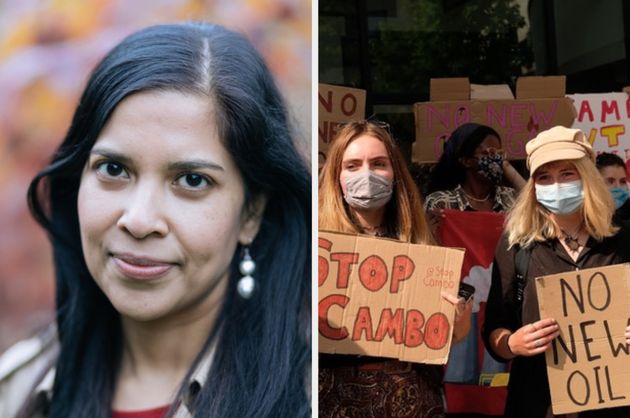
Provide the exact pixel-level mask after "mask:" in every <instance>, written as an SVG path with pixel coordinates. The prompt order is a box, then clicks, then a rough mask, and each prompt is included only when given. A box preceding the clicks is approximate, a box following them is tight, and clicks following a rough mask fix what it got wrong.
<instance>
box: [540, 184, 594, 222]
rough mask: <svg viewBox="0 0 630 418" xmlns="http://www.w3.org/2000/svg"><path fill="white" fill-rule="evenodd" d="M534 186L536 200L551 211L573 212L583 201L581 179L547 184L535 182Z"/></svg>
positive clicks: (559, 212)
mask: <svg viewBox="0 0 630 418" xmlns="http://www.w3.org/2000/svg"><path fill="white" fill-rule="evenodd" d="M535 187H536V200H538V202H540V204H541V205H543V206H544V207H546V208H547V209H548V210H549V211H551V212H553V213H557V214H560V215H567V214H569V213H573V212H575V211H576V210H578V208H579V207H580V206H582V203H583V202H584V191H583V190H582V181H581V180H575V181H569V182H566V183H554V184H549V185H542V184H536V185H535Z"/></svg>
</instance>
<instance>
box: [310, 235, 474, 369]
mask: <svg viewBox="0 0 630 418" xmlns="http://www.w3.org/2000/svg"><path fill="white" fill-rule="evenodd" d="M463 258H464V250H462V249H453V248H443V247H436V246H429V245H416V244H406V243H401V242H398V241H394V240H389V239H381V238H371V237H365V236H356V235H347V234H338V233H332V232H324V231H320V233H319V351H320V352H323V353H340V354H364V355H370V356H377V357H392V358H397V359H400V360H404V361H411V362H416V363H428V364H444V363H446V360H447V358H448V353H449V350H450V345H451V339H452V333H453V319H454V316H455V310H454V307H453V305H451V304H450V303H449V302H447V301H446V300H444V298H442V296H441V292H442V291H445V292H447V293H450V294H452V295H456V294H457V290H458V288H459V280H460V272H461V267H462V262H463Z"/></svg>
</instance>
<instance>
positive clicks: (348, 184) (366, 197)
mask: <svg viewBox="0 0 630 418" xmlns="http://www.w3.org/2000/svg"><path fill="white" fill-rule="evenodd" d="M384 128H385V126H384V125H381V124H380V123H378V122H373V121H362V122H352V123H349V124H347V125H346V126H344V127H343V128H342V129H341V130H340V131H339V133H338V135H337V137H336V139H335V140H334V142H333V145H332V147H331V149H330V152H329V154H328V159H327V161H326V165H325V166H324V167H323V170H322V175H321V178H320V187H319V228H320V229H325V230H329V231H337V232H346V233H352V234H367V235H373V236H379V237H387V238H393V239H398V240H400V241H404V242H411V243H417V244H432V243H433V239H432V237H431V233H430V232H429V228H428V225H427V223H426V220H425V218H424V214H423V211H422V204H421V201H420V196H419V194H418V192H417V190H416V186H415V184H414V183H413V180H412V178H411V175H410V174H409V172H408V170H407V167H406V166H405V163H404V160H403V158H402V156H401V155H400V153H399V151H398V150H397V148H396V146H395V144H394V142H393V140H392V138H391V136H390V134H389V133H388V131H387V130H386V129H384ZM444 297H445V299H447V300H448V301H449V302H451V303H453V304H454V305H455V306H456V317H455V324H454V332H453V341H458V340H460V339H461V338H462V337H463V336H464V335H465V334H466V333H467V332H468V330H469V328H470V314H471V309H472V303H464V301H463V299H459V300H458V299H456V298H454V297H451V296H450V295H445V296H444ZM400 414H403V415H404V416H407V417H418V418H424V417H427V418H428V417H431V418H437V417H443V416H444V408H443V401H442V394H441V367H440V366H430V365H420V364H411V363H406V362H401V361H398V360H392V359H385V358H374V357H367V356H348V355H326V354H322V355H320V368H319V416H320V417H338V416H339V417H340V416H375V417H376V416H379V417H380V416H382V417H385V416H400Z"/></svg>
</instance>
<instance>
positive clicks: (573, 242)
mask: <svg viewBox="0 0 630 418" xmlns="http://www.w3.org/2000/svg"><path fill="white" fill-rule="evenodd" d="M560 230H561V231H562V233H563V234H564V238H563V239H562V240H563V241H564V243H565V244H566V245H567V247H569V249H570V250H571V251H577V250H579V249H580V247H581V246H582V245H581V244H580V240H579V236H580V231H581V230H582V226H581V225H580V227H579V228H578V230H577V231H576V232H575V236H573V235H569V234H568V233H567V232H566V231H565V230H564V229H560Z"/></svg>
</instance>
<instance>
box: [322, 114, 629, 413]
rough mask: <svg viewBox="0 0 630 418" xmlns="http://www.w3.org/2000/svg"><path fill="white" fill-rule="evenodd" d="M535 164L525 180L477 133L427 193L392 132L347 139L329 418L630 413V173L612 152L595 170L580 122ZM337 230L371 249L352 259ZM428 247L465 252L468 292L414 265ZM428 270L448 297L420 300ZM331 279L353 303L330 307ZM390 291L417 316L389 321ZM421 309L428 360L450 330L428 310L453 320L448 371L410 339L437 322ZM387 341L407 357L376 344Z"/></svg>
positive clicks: (375, 129)
mask: <svg viewBox="0 0 630 418" xmlns="http://www.w3.org/2000/svg"><path fill="white" fill-rule="evenodd" d="M525 153H526V161H525V164H526V170H521V171H522V175H521V173H520V172H519V170H517V169H516V168H515V166H514V165H513V164H511V162H510V161H509V160H508V158H507V156H506V153H505V151H504V148H503V146H502V138H501V136H500V134H499V133H498V132H497V131H496V130H495V129H493V128H492V127H490V126H485V125H481V124H476V123H464V124H461V125H460V126H459V127H457V128H456V129H455V130H454V131H452V133H451V134H450V136H449V138H448V139H447V140H446V141H445V142H444V147H443V152H442V154H441V156H440V158H439V160H438V161H437V164H436V165H435V166H434V167H433V168H432V171H431V175H430V179H429V183H428V185H417V184H414V183H413V180H412V178H411V177H410V174H409V172H408V170H407V167H406V164H405V162H404V160H403V158H402V156H401V153H400V151H399V150H398V149H397V146H396V143H395V141H394V138H393V137H392V134H391V132H390V129H389V126H387V125H386V124H384V123H382V122H379V121H376V120H362V121H358V122H349V123H346V124H345V125H343V126H342V127H341V129H340V130H339V131H338V133H337V135H336V137H335V139H334V140H332V141H331V147H330V149H329V150H328V152H327V155H326V161H325V163H324V165H323V167H322V169H321V173H320V179H319V221H318V222H319V229H320V244H319V246H320V257H319V258H320V261H319V269H320V271H319V285H320V295H319V298H320V306H319V321H320V335H319V338H320V355H319V416H320V417H342V416H343V417H346V416H352V417H431V418H435V417H446V416H448V417H469V418H472V417H486V416H505V417H523V418H546V417H566V418H569V417H581V418H584V417H588V418H592V417H606V418H611V417H612V418H615V417H630V406H628V405H630V391H629V389H630V388H629V387H628V386H629V385H628V380H627V373H628V371H629V369H628V368H627V366H626V365H627V364H630V362H629V361H628V360H629V357H630V349H629V348H630V319H629V318H628V306H629V305H630V304H629V302H630V301H629V300H628V295H629V293H628V292H627V289H628V283H630V274H629V272H630V270H629V269H628V265H627V264H626V265H624V264H623V263H628V262H630V235H629V231H628V228H629V227H630V225H628V224H627V221H628V207H630V202H629V201H628V195H629V193H628V186H627V175H626V168H625V163H624V161H623V160H622V159H621V158H619V157H617V156H616V155H613V154H610V155H604V154H602V155H600V156H598V157H597V165H596V155H595V154H596V153H595V151H594V150H593V148H592V146H591V144H590V143H589V141H588V138H587V137H586V136H585V134H584V133H583V132H582V131H580V130H579V129H571V128H567V127H565V126H554V127H551V128H549V129H546V130H541V131H540V132H538V133H537V135H535V136H534V137H533V138H532V139H531V140H529V141H528V142H527V143H526V144H525ZM422 191H425V193H422ZM422 194H424V196H422ZM329 233H332V234H330V235H329ZM334 233H342V234H343V236H345V237H347V236H359V237H365V239H364V238H356V240H354V241H352V243H351V245H352V247H348V248H351V250H349V251H345V250H342V249H339V248H341V245H342V242H343V239H349V238H343V237H342V236H341V235H339V237H338V238H337V237H336V236H335V234H334ZM392 240H396V244H394V243H393V242H392ZM364 241H371V242H372V243H373V244H372V247H370V246H369V245H367V244H364V243H363V242H364ZM380 243H382V244H380ZM416 244H420V245H423V244H424V245H430V246H440V247H458V248H464V249H465V255H464V261H463V264H462V263H460V265H461V266H462V268H461V274H459V270H458V271H457V273H456V275H457V276H459V277H456V282H457V283H460V284H459V289H455V288H451V287H452V286H451V285H448V283H452V279H453V277H452V276H449V281H447V280H446V277H445V276H444V275H442V276H439V275H438V273H439V270H440V268H439V267H438V268H436V269H433V268H429V269H427V270H426V273H423V272H422V271H421V270H422V268H424V264H422V267H420V264H421V263H429V262H430V261H429V260H421V259H418V258H416V259H414V260H413V261H408V262H407V261H405V262H403V261H401V260H407V258H409V259H413V256H412V254H413V253H414V251H421V250H420V249H416V248H420V246H416ZM394 245H400V246H401V247H400V248H401V250H400V252H399V253H398V254H399V255H397V256H395V257H393V260H394V261H393V262H392V264H391V265H390V264H388V263H389V261H388V259H389V255H390V250H388V248H389V247H388V246H394ZM335 246H337V247H338V250H334V248H335ZM344 248H346V247H344ZM364 248H366V250H364ZM335 251H336V252H335ZM449 251H453V250H449ZM368 253H369V254H371V255H369V256H367V257H366V256H365V254H368ZM405 254H406V255H405ZM430 254H433V253H430ZM351 256H352V257H354V258H352V257H351ZM405 257H407V258H405ZM353 264H356V265H357V267H358V268H357V269H355V270H358V272H357V274H358V276H357V277H358V279H357V280H358V281H359V282H360V284H361V286H359V285H356V286H353V281H352V280H353V278H354V277H355V276H353V271H354V270H353V268H352V265H353ZM381 264H382V265H381ZM334 268H336V269H337V273H336V276H335V275H334V274H333V273H331V272H332V271H333V269H334ZM387 268H389V270H388V269H387ZM414 269H415V270H414ZM444 270H446V269H444ZM388 271H391V277H390V276H388V273H387V272H388ZM381 272H383V273H382V274H381ZM415 272H418V275H417V277H420V276H422V275H423V274H425V276H423V277H424V278H423V279H422V281H423V283H424V285H427V284H429V285H432V284H434V283H438V284H439V286H438V288H439V289H441V290H442V291H441V293H438V295H439V296H437V297H435V296H434V295H433V294H431V295H429V294H428V293H423V292H428V291H430V290H431V289H430V286H427V287H421V286H416V287H413V288H412V287H411V285H410V283H411V282H412V281H413V280H414V278H415V277H416V275H415V274H416V273H415ZM368 273H369V274H368ZM431 275H432V276H431ZM427 276H430V277H431V279H430V280H428V279H427ZM331 277H337V281H336V288H334V292H337V293H339V294H330V295H328V294H329V291H328V288H329V287H330V286H331V284H330V282H331V281H332V280H333V279H332V278H331ZM381 277H382V278H381ZM436 277H437V279H436ZM436 280H437V281H436ZM460 280H461V282H460ZM405 286H407V287H405ZM471 286H472V288H471ZM360 287H363V288H365V289H368V290H370V291H372V292H373V293H372V294H367V296H363V294H360V293H359V292H360V290H359V288H360ZM365 289H361V290H365ZM382 289H387V290H388V291H389V294H388V295H387V296H385V300H386V301H391V300H394V299H395V298H396V297H400V298H401V300H404V299H407V301H405V303H408V305H405V309H404V310H403V309H396V310H394V309H393V308H392V309H390V308H385V309H383V311H382V313H381V314H380V319H379V315H377V314H376V313H375V312H376V308H375V306H376V305H378V304H381V303H383V301H382V300H377V296H376V294H377V291H382ZM457 290H459V292H457ZM405 291H408V292H410V293H408V294H407V297H406V298H405V297H404V296H400V295H401V294H402V295H404V294H405ZM414 292H415V293H414ZM473 293H474V294H473ZM327 295H328V296H327ZM355 299H361V300H360V301H358V302H357V304H358V305H361V307H359V308H358V311H357V312H358V314H357V315H356V316H354V314H353V312H351V310H352V309H353V308H351V307H352V306H354V305H353V303H354V300H355ZM409 299H414V300H415V301H416V302H417V305H420V306H422V309H421V308H418V310H419V311H420V312H423V313H424V316H423V318H424V321H425V322H426V326H425V328H424V334H421V335H422V336H423V337H424V339H425V340H424V344H425V345H426V346H428V347H429V348H431V347H430V344H431V343H430V341H433V340H430V337H431V334H430V333H431V332H433V333H436V332H437V331H435V330H437V327H430V326H429V317H430V318H433V317H434V315H432V316H429V315H428V314H429V313H430V312H428V309H429V308H427V306H428V305H427V304H429V302H428V300H429V299H431V301H433V302H432V303H434V305H437V306H439V307H440V308H436V309H439V310H442V311H443V312H448V314H447V316H448V315H451V316H450V318H451V319H452V326H451V327H450V328H449V333H451V334H452V337H451V340H450V343H451V347H450V353H449V354H448V356H447V357H448V358H446V357H445V358H444V359H443V360H444V361H439V360H438V361H433V360H435V359H432V358H429V357H430V356H429V357H426V356H425V357H424V358H422V359H420V360H416V359H413V360H411V361H407V359H411V358H413V357H412V356H411V355H410V354H408V351H411V350H409V348H410V347H422V345H421V343H420V342H418V344H417V345H414V344H412V342H413V340H411V339H410V338H408V336H409V334H410V332H411V331H410V330H409V328H410V327H412V326H413V325H414V324H415V325H418V327H420V328H418V329H422V328H421V327H422V326H423V325H422V324H424V323H425V322H422V321H420V322H412V319H413V316H412V315H411V314H410V313H411V312H412V310H411V309H410V308H409V306H411V305H413V302H414V301H413V300H412V301H409ZM422 299H426V300H424V301H423V300H422ZM443 302H446V303H443ZM384 303H385V305H387V302H384ZM379 306H380V305H379ZM401 306H402V305H401ZM370 308H371V309H370ZM367 309H370V310H369V311H368V310H367ZM403 311H404V312H406V317H403ZM339 312H342V314H340V315H339V316H338V317H337V316H335V315H336V314H338V313H339ZM366 312H368V314H366ZM421 315H422V314H421ZM346 317H351V318H350V319H347V318H346ZM410 318H411V319H410ZM344 321H349V322H344ZM346 324H348V326H346ZM362 340H367V342H366V343H365V344H364V345H362ZM387 340H392V341H393V342H394V343H395V344H399V345H398V346H395V347H394V348H393V349H392V348H384V346H381V347H379V348H378V349H373V348H370V347H374V345H370V344H374V342H375V341H387ZM348 342H350V343H351V344H350V343H348ZM440 348H441V347H440ZM418 349H419V348H418ZM428 351H430V350H428ZM444 363H445V364H444ZM624 373H625V374H624Z"/></svg>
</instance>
